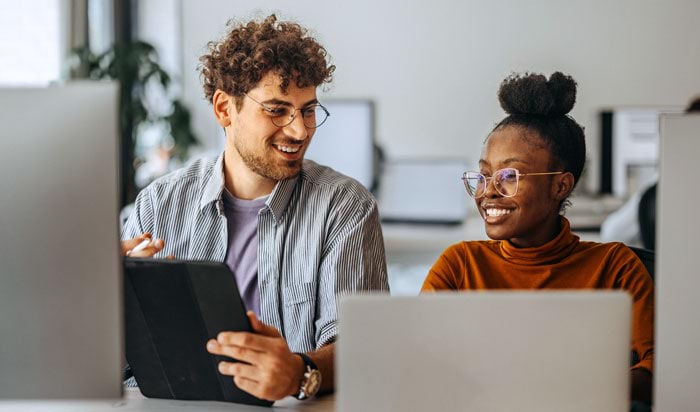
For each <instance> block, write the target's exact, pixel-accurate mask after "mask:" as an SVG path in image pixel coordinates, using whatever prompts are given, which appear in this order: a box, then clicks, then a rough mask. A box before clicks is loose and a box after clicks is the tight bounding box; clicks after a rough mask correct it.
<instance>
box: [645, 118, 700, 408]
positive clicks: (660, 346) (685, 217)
mask: <svg viewBox="0 0 700 412" xmlns="http://www.w3.org/2000/svg"><path fill="white" fill-rule="evenodd" d="M698 153H700V115H698V114H687V115H673V116H672V115H668V116H662V117H661V152H660V155H661V157H660V170H659V186H658V196H657V197H656V199H657V202H658V205H657V208H656V213H657V216H658V217H657V219H656V236H657V238H656V253H657V256H656V274H655V275H656V276H655V278H656V366H655V367H654V369H655V370H654V379H655V384H654V390H655V395H654V403H655V405H654V409H655V410H658V411H691V410H697V409H698V405H699V404H700V395H699V394H698V390H697V389H698V383H697V382H698V381H697V371H698V369H700V357H698V353H697V351H698V348H700V327H699V326H698V321H697V319H698V313H700V299H698V291H699V290H700V276H698V261H697V260H696V257H697V255H698V238H700V220H699V219H698V217H697V205H698V204H699V203H700V191H698V190H697V185H696V184H695V183H696V182H695V173H694V170H693V169H694V166H695V165H696V164H697V162H698Z"/></svg>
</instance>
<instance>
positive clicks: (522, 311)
mask: <svg viewBox="0 0 700 412" xmlns="http://www.w3.org/2000/svg"><path fill="white" fill-rule="evenodd" d="M339 336H340V339H339V341H338V345H339V355H338V388H339V389H338V394H337V396H338V407H339V411H341V412H349V411H359V410H362V411H406V410H416V411H419V410H425V411H428V410H435V411H438V410H439V411H482V412H484V411H537V412H547V411H552V412H555V411H556V412H560V411H570V412H574V411H611V412H612V411H616V412H626V411H627V408H628V396H629V395H628V394H629V386H628V384H629V353H630V299H629V297H628V296H627V295H626V294H624V293H619V292H597V293H590V292H564V293H562V292H536V293H533V292H479V293H462V294H453V293H447V294H433V295H426V296H419V297H399V298H396V297H392V298H389V297H386V296H364V297H348V298H346V299H344V300H343V301H342V303H341V317H340V335H339Z"/></svg>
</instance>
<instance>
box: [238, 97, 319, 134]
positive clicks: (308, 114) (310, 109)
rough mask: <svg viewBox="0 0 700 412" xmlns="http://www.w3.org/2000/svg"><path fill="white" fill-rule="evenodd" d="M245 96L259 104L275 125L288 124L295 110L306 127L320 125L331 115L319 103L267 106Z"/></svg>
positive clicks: (293, 116) (291, 120)
mask: <svg viewBox="0 0 700 412" xmlns="http://www.w3.org/2000/svg"><path fill="white" fill-rule="evenodd" d="M245 96H246V97H247V98H249V99H250V100H252V101H254V102H255V103H257V104H259V105H260V106H261V107H262V108H263V112H264V113H265V115H266V116H268V117H269V118H270V120H272V124H274V125H275V126H277V127H285V126H288V125H290V124H291V123H292V122H293V121H294V119H295V118H296V114H297V111H299V112H300V113H301V118H302V120H303V121H304V126H306V127H308V128H309V129H315V128H317V127H319V126H321V125H322V124H323V123H324V122H325V121H326V120H327V119H328V116H330V115H331V114H330V113H329V112H328V110H326V108H325V107H323V105H321V103H314V104H312V105H310V106H306V107H302V108H301V109H297V108H296V107H294V106H292V105H288V104H277V105H274V106H269V105H266V104H265V103H261V102H259V101H257V100H255V99H253V98H252V97H250V96H248V95H247V94H246V95H245Z"/></svg>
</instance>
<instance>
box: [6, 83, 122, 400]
mask: <svg viewBox="0 0 700 412" xmlns="http://www.w3.org/2000/svg"><path fill="white" fill-rule="evenodd" d="M117 98H118V92H117V86H116V84H109V83H100V82H86V83H75V84H68V85H62V86H52V87H48V88H32V89H29V88H28V89H20V88H15V89H0V107H1V108H2V110H0V128H1V129H2V131H0V136H1V137H0V176H1V178H0V327H2V332H0V398H85V397H88V398H116V397H119V396H121V353H122V343H121V339H122V335H121V330H122V329H121V317H122V316H121V278H120V272H121V265H120V260H119V259H120V258H119V243H118V242H119V238H118V237H119V233H118V228H117V225H118V222H117V215H118V211H119V208H118V198H117V196H118V185H117V182H118V175H117V171H118V166H117V160H118V153H119V152H118V149H117V147H118V146H117Z"/></svg>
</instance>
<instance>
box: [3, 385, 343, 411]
mask: <svg viewBox="0 0 700 412" xmlns="http://www.w3.org/2000/svg"><path fill="white" fill-rule="evenodd" d="M334 409H335V396H334V395H328V396H324V397H321V398H319V399H314V400H309V401H297V400H296V399H293V398H286V399H283V400H281V401H279V402H276V403H275V405H274V407H273V408H272V409H270V408H265V407H259V406H248V405H238V404H235V403H228V402H213V401H173V400H166V399H148V398H145V397H144V396H143V395H141V392H139V390H138V389H137V388H125V389H124V398H123V399H114V400H92V401H88V400H51V401H34V400H0V411H2V412H34V411H36V412H39V411H41V412H103V411H104V412H106V411H110V412H115V411H116V412H172V411H183V412H185V411H195V412H198V411H202V412H204V411H206V412H217V411H222V412H223V411H226V412H261V411H270V410H283V411H290V412H296V411H305V412H330V411H333V410H334Z"/></svg>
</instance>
